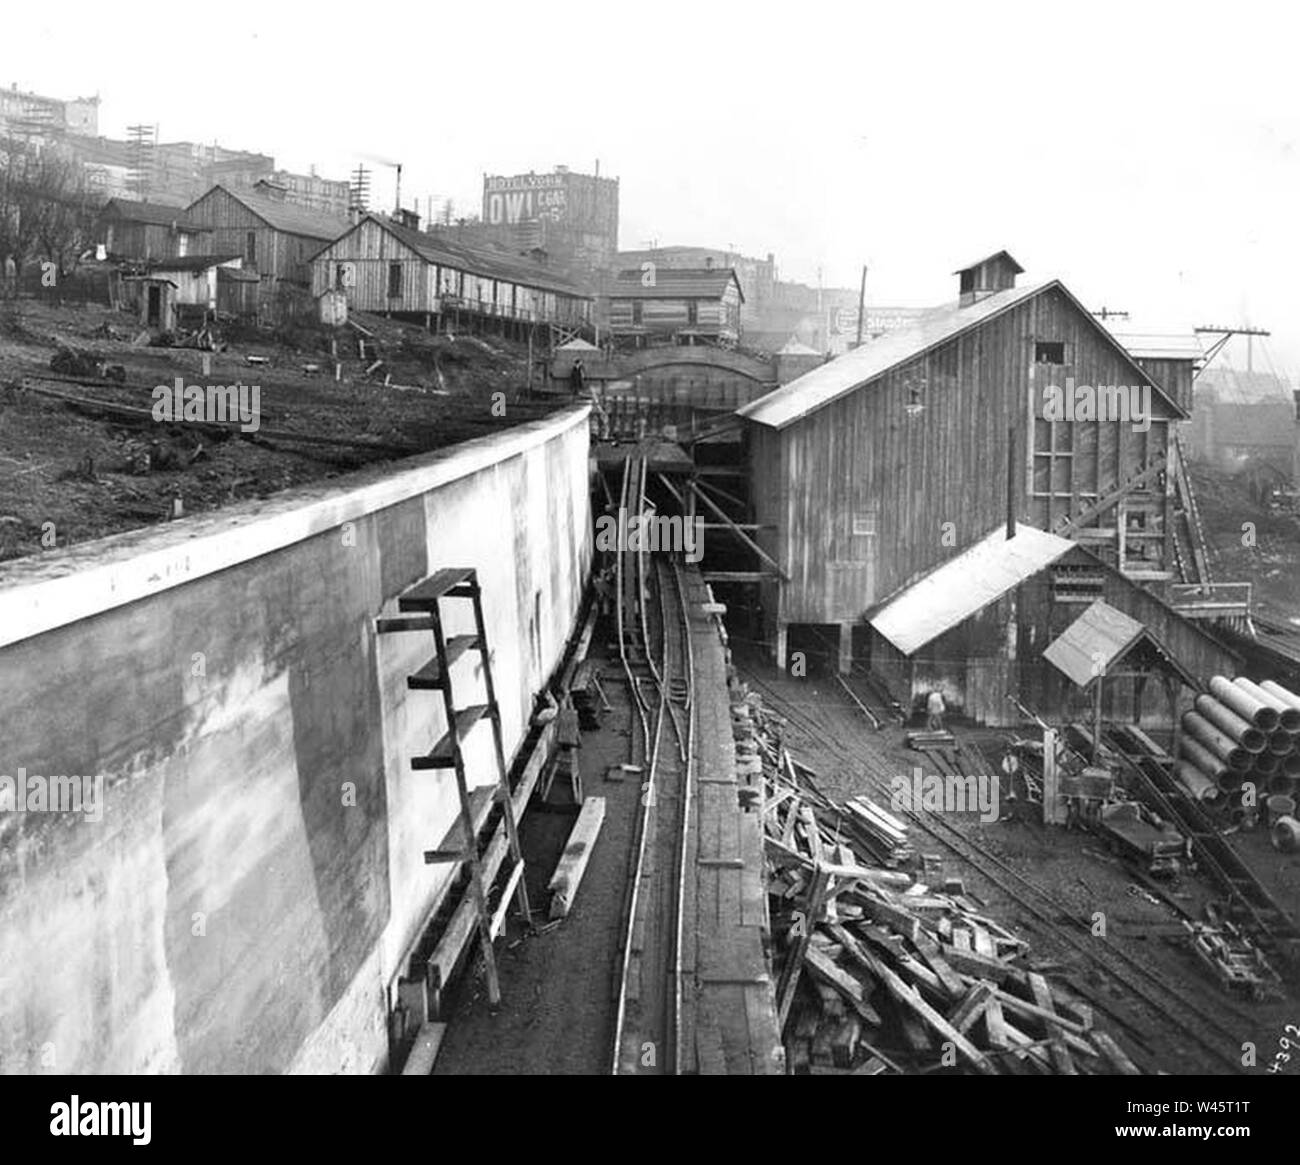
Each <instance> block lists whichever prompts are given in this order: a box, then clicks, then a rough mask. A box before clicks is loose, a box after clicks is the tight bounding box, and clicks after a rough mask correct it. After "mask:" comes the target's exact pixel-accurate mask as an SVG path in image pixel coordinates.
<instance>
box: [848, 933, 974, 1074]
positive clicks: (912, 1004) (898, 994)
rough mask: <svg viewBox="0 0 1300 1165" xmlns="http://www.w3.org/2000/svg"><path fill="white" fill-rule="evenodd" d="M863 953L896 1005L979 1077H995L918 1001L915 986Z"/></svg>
mask: <svg viewBox="0 0 1300 1165" xmlns="http://www.w3.org/2000/svg"><path fill="white" fill-rule="evenodd" d="M866 953H867V957H868V958H870V959H871V960H872V962H873V964H874V965H873V967H872V971H873V972H874V974H875V975H876V977H877V978H878V979H880V980H881V981H882V982H883V983H884V984H885V987H886V988H887V989H888V990H889V992H890V994H891V995H893V997H894V998H895V999H896V1000H898V1002H899V1003H901V1004H903V1006H904V1007H907V1008H908V1009H910V1010H911V1011H912V1012H914V1013H915V1014H916V1015H917V1016H918V1017H919V1018H920V1019H921V1020H922V1021H923V1022H924V1023H926V1024H927V1025H928V1026H929V1027H930V1028H932V1029H933V1030H934V1031H935V1033H936V1034H937V1035H938V1036H939V1037H940V1039H945V1040H948V1041H950V1042H951V1043H952V1045H953V1047H955V1048H956V1049H957V1051H958V1052H959V1053H960V1054H961V1055H962V1056H963V1057H964V1058H965V1059H966V1060H967V1061H968V1062H969V1063H970V1065H971V1067H973V1068H974V1069H975V1071H977V1072H979V1073H980V1074H981V1075H982V1076H996V1075H998V1069H997V1067H996V1065H994V1064H993V1063H992V1061H990V1060H989V1058H988V1057H987V1056H985V1055H984V1053H983V1052H981V1051H980V1050H979V1048H977V1047H976V1046H975V1045H974V1044H973V1043H971V1041H970V1040H968V1039H967V1038H966V1037H965V1036H964V1035H963V1034H962V1033H961V1032H959V1031H958V1030H957V1029H956V1028H955V1027H953V1026H952V1024H950V1023H949V1022H948V1021H947V1020H946V1019H944V1017H943V1016H942V1015H940V1014H939V1013H938V1012H937V1011H935V1009H934V1008H933V1007H931V1006H930V1005H929V1004H928V1003H926V1001H925V1000H924V999H922V998H921V993H920V992H919V991H917V990H916V988H915V987H911V986H909V985H908V984H907V983H904V982H903V980H902V979H900V978H899V977H898V975H897V974H895V972H894V971H893V969H892V968H890V967H888V966H886V965H885V963H884V962H883V961H882V960H880V959H876V958H875V957H874V956H872V955H870V953H869V952H866ZM990 998H992V997H990Z"/></svg>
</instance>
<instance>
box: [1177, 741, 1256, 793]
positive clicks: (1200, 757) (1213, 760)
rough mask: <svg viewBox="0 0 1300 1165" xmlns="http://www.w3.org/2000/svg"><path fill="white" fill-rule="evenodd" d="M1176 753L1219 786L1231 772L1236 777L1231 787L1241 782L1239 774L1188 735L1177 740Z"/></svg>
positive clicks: (1221, 785)
mask: <svg viewBox="0 0 1300 1165" xmlns="http://www.w3.org/2000/svg"><path fill="white" fill-rule="evenodd" d="M1178 755H1179V757H1180V758H1181V759H1182V760H1186V761H1190V762H1191V763H1192V764H1194V765H1195V766H1196V767H1197V768H1198V769H1200V770H1201V772H1202V773H1203V774H1204V775H1205V776H1207V777H1209V778H1210V780H1212V781H1214V782H1215V784H1217V785H1218V786H1219V787H1220V788H1222V787H1223V782H1224V780H1225V779H1227V778H1228V777H1229V774H1232V775H1233V776H1234V777H1235V779H1236V783H1235V784H1234V785H1233V786H1232V787H1233V788H1235V787H1236V785H1239V784H1241V774H1240V773H1234V771H1233V770H1232V769H1230V768H1228V766H1227V765H1226V764H1224V763H1223V761H1221V760H1220V759H1219V758H1218V757H1217V756H1215V755H1214V753H1212V752H1211V751H1210V750H1209V749H1208V748H1206V747H1205V745H1203V744H1202V743H1201V742H1200V741H1199V740H1193V739H1192V738H1191V737H1190V736H1184V737H1182V738H1180V740H1179V741H1178Z"/></svg>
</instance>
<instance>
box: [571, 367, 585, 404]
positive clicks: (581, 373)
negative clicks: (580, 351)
mask: <svg viewBox="0 0 1300 1165" xmlns="http://www.w3.org/2000/svg"><path fill="white" fill-rule="evenodd" d="M586 381H587V374H586V371H585V370H584V369H583V367H582V361H581V360H575V361H574V362H573V367H572V368H570V369H569V391H570V392H572V393H573V395H574V396H581V395H582V389H583V386H584V385H585V384H586Z"/></svg>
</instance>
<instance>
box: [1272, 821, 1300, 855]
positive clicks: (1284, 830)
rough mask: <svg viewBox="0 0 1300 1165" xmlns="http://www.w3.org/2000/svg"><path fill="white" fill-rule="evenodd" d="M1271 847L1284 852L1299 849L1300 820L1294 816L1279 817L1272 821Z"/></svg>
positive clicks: (1290, 852)
mask: <svg viewBox="0 0 1300 1165" xmlns="http://www.w3.org/2000/svg"><path fill="white" fill-rule="evenodd" d="M1271 836H1272V839H1273V848H1274V849H1275V850H1280V851H1281V852H1282V853H1284V854H1293V853H1295V852H1296V850H1298V849H1300V821H1297V820H1296V819H1295V818H1294V817H1279V818H1278V819H1277V820H1276V821H1275V822H1273V831H1272V835H1271Z"/></svg>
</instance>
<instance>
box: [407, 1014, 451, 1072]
mask: <svg viewBox="0 0 1300 1165" xmlns="http://www.w3.org/2000/svg"><path fill="white" fill-rule="evenodd" d="M446 1034H447V1025H446V1024H445V1023H426V1024H424V1025H423V1026H422V1027H421V1028H420V1030H419V1032H418V1033H417V1035H416V1037H415V1046H414V1047H413V1048H411V1054H410V1055H409V1056H407V1057H406V1063H405V1064H404V1065H402V1075H403V1076H428V1075H430V1074H431V1073H432V1072H433V1066H434V1064H435V1063H436V1062H437V1059H438V1050H439V1049H440V1048H441V1047H442V1037H443V1036H445V1035H446Z"/></svg>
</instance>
